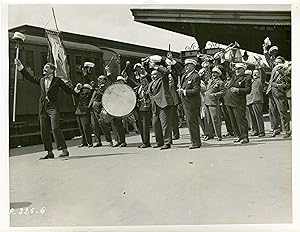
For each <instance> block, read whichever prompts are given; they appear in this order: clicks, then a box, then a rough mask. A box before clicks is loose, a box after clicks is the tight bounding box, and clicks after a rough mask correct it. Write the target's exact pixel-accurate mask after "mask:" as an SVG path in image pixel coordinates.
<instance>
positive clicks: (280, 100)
mask: <svg viewBox="0 0 300 232" xmlns="http://www.w3.org/2000/svg"><path fill="white" fill-rule="evenodd" d="M271 95H272V97H270V98H269V100H270V101H271V102H272V104H274V105H275V106H276V107H277V109H278V111H279V117H280V119H281V124H282V128H283V131H284V132H289V131H290V117H289V114H288V102H287V97H286V95H285V94H282V95H276V94H274V93H273V92H272V93H271Z"/></svg>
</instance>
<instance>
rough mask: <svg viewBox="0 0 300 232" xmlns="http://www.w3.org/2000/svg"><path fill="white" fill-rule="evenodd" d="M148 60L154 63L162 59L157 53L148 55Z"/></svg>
mask: <svg viewBox="0 0 300 232" xmlns="http://www.w3.org/2000/svg"><path fill="white" fill-rule="evenodd" d="M149 59H150V61H152V62H154V63H159V62H161V60H162V57H161V56H159V55H153V56H150V57H149Z"/></svg>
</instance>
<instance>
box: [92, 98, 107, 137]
mask: <svg viewBox="0 0 300 232" xmlns="http://www.w3.org/2000/svg"><path fill="white" fill-rule="evenodd" d="M101 109H102V104H101V102H94V104H93V113H94V114H93V115H94V118H96V120H97V122H98V123H97V124H98V126H99V127H100V128H99V130H98V131H99V134H100V129H101V130H102V132H103V134H104V137H105V140H106V142H109V143H111V142H112V139H111V134H110V128H109V124H108V123H105V122H101V121H99V114H100V113H101ZM96 130H97V129H96ZM100 141H101V140H100ZM100 141H99V142H100Z"/></svg>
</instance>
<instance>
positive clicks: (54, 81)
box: [44, 77, 57, 92]
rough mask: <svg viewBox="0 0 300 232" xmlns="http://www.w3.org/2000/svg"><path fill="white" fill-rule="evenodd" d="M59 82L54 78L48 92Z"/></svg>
mask: <svg viewBox="0 0 300 232" xmlns="http://www.w3.org/2000/svg"><path fill="white" fill-rule="evenodd" d="M44 82H45V81H44ZM56 82H57V79H56V77H53V79H52V81H51V83H50V86H49V89H48V92H49V91H50V89H51V88H52V87H53V86H54V85H55V83H56Z"/></svg>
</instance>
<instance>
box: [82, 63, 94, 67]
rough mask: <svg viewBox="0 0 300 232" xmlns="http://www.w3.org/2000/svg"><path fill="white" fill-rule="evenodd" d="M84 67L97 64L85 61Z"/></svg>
mask: <svg viewBox="0 0 300 232" xmlns="http://www.w3.org/2000/svg"><path fill="white" fill-rule="evenodd" d="M83 67H90V68H94V67H95V64H94V63H92V62H84V64H83Z"/></svg>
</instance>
